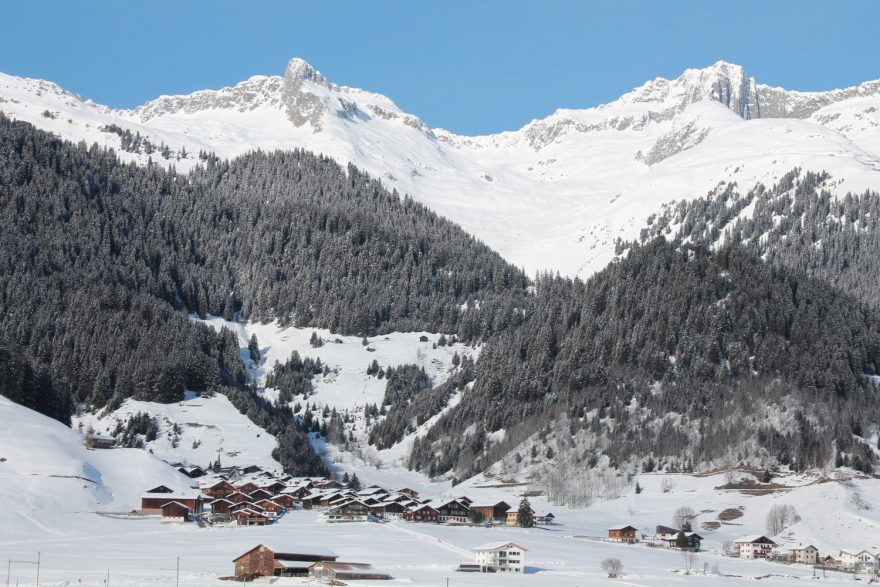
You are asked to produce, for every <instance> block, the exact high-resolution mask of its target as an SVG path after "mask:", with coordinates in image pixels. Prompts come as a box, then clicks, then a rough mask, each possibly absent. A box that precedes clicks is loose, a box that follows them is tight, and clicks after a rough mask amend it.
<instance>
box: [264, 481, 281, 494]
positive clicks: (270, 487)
mask: <svg viewBox="0 0 880 587" xmlns="http://www.w3.org/2000/svg"><path fill="white" fill-rule="evenodd" d="M260 489H262V490H264V491H268V492H269V493H271V494H272V495H276V494H278V493H281V492H282V491H284V490H285V489H287V485H285V484H284V483H282V482H281V481H275V480H273V481H271V482H270V483H262V484H260Z"/></svg>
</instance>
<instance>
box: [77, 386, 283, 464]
mask: <svg viewBox="0 0 880 587" xmlns="http://www.w3.org/2000/svg"><path fill="white" fill-rule="evenodd" d="M140 413H146V414H148V415H149V416H150V417H151V418H154V419H155V421H156V423H157V424H158V427H159V433H158V436H157V438H156V440H154V441H152V442H148V443H146V444H145V448H146V449H149V450H150V451H152V452H153V454H155V455H156V456H157V457H159V458H160V459H162V460H164V461H166V462H169V463H174V462H179V463H183V464H185V465H198V466H201V467H207V466H208V465H209V464H210V463H213V462H214V461H215V460H216V459H217V458H218V456H219V457H220V462H221V464H223V465H224V466H232V465H240V466H247V465H259V466H260V467H265V468H269V469H280V468H281V465H279V464H278V461H276V460H275V459H273V458H272V451H273V450H274V449H275V447H276V446H277V442H276V440H275V437H274V436H272V435H271V434H269V433H267V432H266V431H265V430H263V429H262V428H260V427H258V426H257V425H256V424H254V423H253V422H251V421H250V420H248V418H247V416H245V415H244V414H241V413H239V411H238V410H237V409H236V408H235V406H233V405H232V404H231V403H230V402H229V400H228V399H226V397H225V396H223V395H216V396H214V397H195V398H192V399H187V400H186V401H182V402H178V403H176V404H159V403H155V402H142V401H137V400H133V399H128V400H125V402H124V403H123V404H122V406H121V407H120V408H119V409H117V410H115V411H113V412H111V413H109V414H101V417H98V416H96V415H94V414H84V415H82V416H80V417H78V418H75V425H76V426H77V427H78V426H79V424H80V423H81V424H82V425H83V428H84V429H85V428H87V427H88V426H91V427H92V428H93V429H94V430H95V431H96V432H98V433H100V434H112V433H113V431H114V429H115V428H116V425H117V423H119V422H122V423H123V424H124V423H126V422H127V421H128V420H129V419H130V418H131V416H133V415H137V414H140ZM175 424H176V425H177V426H178V429H179V433H177V434H175V433H174V425H175Z"/></svg>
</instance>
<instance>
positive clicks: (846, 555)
mask: <svg viewBox="0 0 880 587" xmlns="http://www.w3.org/2000/svg"><path fill="white" fill-rule="evenodd" d="M838 560H839V561H840V568H841V569H843V570H845V571H853V572H855V573H873V572H876V571H877V565H878V558H877V554H876V553H873V552H870V551H868V550H841V551H840V557H839V558H838Z"/></svg>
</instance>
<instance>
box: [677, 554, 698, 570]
mask: <svg viewBox="0 0 880 587" xmlns="http://www.w3.org/2000/svg"><path fill="white" fill-rule="evenodd" d="M681 556H682V557H683V558H684V574H685V575H690V574H691V571H692V570H693V568H694V565H695V564H696V562H697V553H696V552H694V551H692V550H683V551H682V552H681Z"/></svg>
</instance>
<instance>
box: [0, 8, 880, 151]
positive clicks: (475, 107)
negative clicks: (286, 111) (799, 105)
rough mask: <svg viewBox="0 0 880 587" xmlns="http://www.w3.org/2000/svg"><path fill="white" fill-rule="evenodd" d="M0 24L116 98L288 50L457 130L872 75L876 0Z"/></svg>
mask: <svg viewBox="0 0 880 587" xmlns="http://www.w3.org/2000/svg"><path fill="white" fill-rule="evenodd" d="M3 20H4V25H3V32H2V34H0V71H3V72H5V73H10V74H14V75H21V76H28V77H39V78H44V79H49V80H52V81H55V82H57V83H59V84H60V85H61V86H63V87H64V88H66V89H68V90H71V91H74V92H77V93H79V94H81V95H82V96H84V97H90V98H92V99H94V100H95V101H97V102H100V103H104V104H108V105H110V106H114V107H131V106H135V105H137V104H140V103H142V102H144V101H146V100H149V99H151V98H154V97H156V96H158V95H160V94H179V93H188V92H192V91H195V90H198V89H203V88H218V87H222V86H225V85H230V84H233V83H235V82H238V81H241V80H243V79H246V78H247V77H249V76H251V75H254V74H281V73H282V72H283V70H284V67H285V65H286V63H287V60H288V59H289V58H290V57H294V56H297V57H302V58H304V59H306V60H307V61H309V62H310V63H312V64H313V65H314V66H315V67H317V68H318V69H319V70H321V71H322V72H323V73H324V74H325V75H326V76H327V77H328V78H329V79H330V80H331V81H334V82H336V83H339V84H343V85H349V86H356V87H362V88H364V89H368V90H372V91H376V92H380V93H383V94H386V95H388V96H389V97H391V98H392V99H394V100H395V101H396V102H397V104H398V105H399V106H400V107H401V108H403V109H404V110H407V111H409V112H412V113H414V114H416V115H418V116H420V117H422V118H423V119H424V120H425V121H426V122H427V123H428V124H429V125H431V126H433V127H444V128H448V129H450V130H453V131H456V132H460V133H465V134H482V133H487V132H497V131H500V130H510V129H515V128H518V127H520V126H522V125H523V124H525V123H526V122H528V121H529V120H531V119H532V118H539V117H543V116H546V115H547V114H549V113H551V112H553V110H555V109H556V108H560V107H565V108H582V107H588V106H594V105H596V104H600V103H603V102H606V101H609V100H613V99H614V98H616V97H617V96H619V95H620V94H622V93H623V92H626V91H628V90H629V89H631V88H633V87H635V86H637V85H639V84H641V83H642V82H644V81H646V80H648V79H652V78H654V77H656V76H663V77H675V76H677V75H678V74H680V73H681V71H683V70H684V69H686V68H687V67H703V66H706V65H709V64H711V63H714V62H715V61H717V60H719V59H724V60H726V61H731V62H734V63H740V64H742V65H744V66H745V67H746V69H747V71H748V72H749V73H750V75H753V76H755V77H756V78H757V79H758V81H759V82H764V83H769V84H772V85H778V86H783V87H786V88H791V89H800V90H821V89H830V88H835V87H842V86H848V85H853V84H857V83H859V82H861V81H864V80H868V79H877V78H880V59H878V57H877V56H878V55H880V35H878V34H877V31H878V23H880V2H874V1H872V0H864V1H855V0H853V1H847V0H835V1H825V2H819V1H815V0H799V1H789V0H772V1H765V0H760V1H759V0H739V1H738V2H723V3H722V2H715V1H704V2H697V1H684V0H676V1H663V2H661V1H657V0H655V1H649V0H645V1H641V0H640V1H636V0H614V1H608V2H602V3H599V2H588V1H586V0H583V1H570V2H563V1H561V0H542V1H536V2H520V1H516V0H509V1H505V2H502V1H500V0H499V1H495V0H484V1H480V0H470V1H457V0H447V1H443V2H440V1H436V2H431V1H417V0H409V1H391V0H377V1H373V2H368V1H366V0H362V1H360V2H349V1H345V0H334V1H330V0H325V1H323V2H293V1H288V2H281V1H268V0H251V1H248V2H232V1H227V0H210V1H209V0H190V1H184V0H177V1H166V0H150V1H149V2H135V1H129V0H114V1H108V0H98V1H91V2H85V1H74V0H71V1H64V2H62V1H60V0H58V1H56V2H47V1H43V0H26V1H20V2H8V3H4V5H3Z"/></svg>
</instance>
